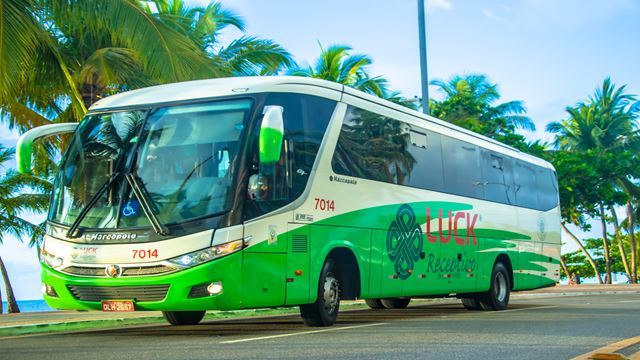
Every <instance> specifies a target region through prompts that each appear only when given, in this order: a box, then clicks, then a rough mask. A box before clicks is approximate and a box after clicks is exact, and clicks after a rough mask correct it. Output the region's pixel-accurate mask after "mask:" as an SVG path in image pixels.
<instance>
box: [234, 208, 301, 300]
mask: <svg viewBox="0 0 640 360" xmlns="http://www.w3.org/2000/svg"><path fill="white" fill-rule="evenodd" d="M283 215H284V216H286V214H281V215H276V216H272V217H268V218H265V219H260V220H256V221H250V222H247V223H245V225H244V240H245V243H247V244H248V247H247V248H246V249H245V250H244V254H243V258H242V259H243V260H242V261H243V263H242V287H243V294H242V295H243V302H242V307H245V308H248V307H264V306H282V305H284V303H285V291H286V290H285V289H286V288H285V285H286V276H285V273H286V261H287V242H288V241H287V240H288V239H287V235H286V230H287V229H286V225H283V224H286V220H285V219H286V217H284V216H283ZM288 218H289V219H290V215H289V217H288Z"/></svg>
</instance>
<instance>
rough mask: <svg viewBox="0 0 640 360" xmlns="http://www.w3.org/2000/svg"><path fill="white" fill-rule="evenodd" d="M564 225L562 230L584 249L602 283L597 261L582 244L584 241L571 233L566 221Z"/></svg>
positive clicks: (599, 281)
mask: <svg viewBox="0 0 640 360" xmlns="http://www.w3.org/2000/svg"><path fill="white" fill-rule="evenodd" d="M560 224H561V225H562V230H564V231H565V232H566V233H567V235H569V237H570V238H571V239H573V241H575V242H576V244H578V246H579V247H580V250H582V252H583V253H584V256H586V257H587V260H589V263H590V264H591V267H593V272H594V273H595V274H596V278H597V279H598V283H599V284H602V283H603V282H602V277H600V272H599V271H598V265H596V262H595V261H593V258H592V257H591V255H590V254H589V252H588V251H587V249H585V248H584V245H582V243H581V242H580V240H578V238H577V237H576V236H575V235H573V233H571V231H569V229H567V226H566V225H565V223H564V222H561V223H560Z"/></svg>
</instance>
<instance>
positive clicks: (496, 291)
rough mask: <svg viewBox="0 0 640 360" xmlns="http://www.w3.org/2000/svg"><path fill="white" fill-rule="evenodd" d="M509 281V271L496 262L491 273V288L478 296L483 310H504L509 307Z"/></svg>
mask: <svg viewBox="0 0 640 360" xmlns="http://www.w3.org/2000/svg"><path fill="white" fill-rule="evenodd" d="M510 293H511V280H510V277H509V270H508V269H507V267H506V266H504V264H503V263H501V262H497V263H496V264H495V265H494V266H493V271H492V272H491V287H490V288H489V291H487V292H486V293H484V294H482V295H481V296H480V304H481V305H482V309H483V310H504V309H506V308H507V306H508V305H509V296H510Z"/></svg>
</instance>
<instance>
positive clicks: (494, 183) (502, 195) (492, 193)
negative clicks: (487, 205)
mask: <svg viewBox="0 0 640 360" xmlns="http://www.w3.org/2000/svg"><path fill="white" fill-rule="evenodd" d="M482 178H483V180H484V184H485V193H484V197H485V200H488V201H495V202H499V203H503V204H515V190H514V186H513V160H512V159H511V158H509V157H506V156H504V155H501V154H497V153H494V152H492V151H489V150H482Z"/></svg>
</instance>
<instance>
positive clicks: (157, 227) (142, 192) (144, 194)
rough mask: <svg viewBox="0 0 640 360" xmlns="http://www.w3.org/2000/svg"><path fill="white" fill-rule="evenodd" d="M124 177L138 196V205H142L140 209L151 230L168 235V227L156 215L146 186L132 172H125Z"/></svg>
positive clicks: (153, 203) (156, 210)
mask: <svg viewBox="0 0 640 360" xmlns="http://www.w3.org/2000/svg"><path fill="white" fill-rule="evenodd" d="M125 178H126V179H127V182H129V185H130V186H131V190H133V194H134V195H135V196H136V197H137V198H138V201H140V207H142V211H143V212H144V214H145V215H146V216H147V218H148V219H149V222H150V223H151V226H152V227H153V230H154V231H155V232H156V233H157V234H159V235H163V236H167V235H169V234H170V231H169V228H167V226H166V225H164V224H163V223H162V222H161V221H160V219H158V216H157V215H156V214H157V213H158V209H157V208H156V206H155V202H154V201H153V198H152V197H151V194H149V191H148V190H147V188H146V187H145V186H144V183H143V182H142V180H140V178H139V177H137V176H136V175H134V174H125Z"/></svg>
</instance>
